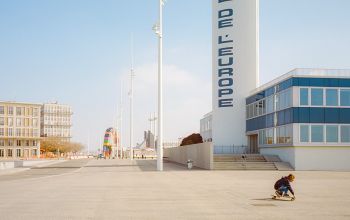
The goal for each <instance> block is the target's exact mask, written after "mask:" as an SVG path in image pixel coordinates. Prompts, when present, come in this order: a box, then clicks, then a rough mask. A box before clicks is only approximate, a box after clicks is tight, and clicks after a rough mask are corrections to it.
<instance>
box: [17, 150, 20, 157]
mask: <svg viewBox="0 0 350 220" xmlns="http://www.w3.org/2000/svg"><path fill="white" fill-rule="evenodd" d="M16 157H21V149H16Z"/></svg>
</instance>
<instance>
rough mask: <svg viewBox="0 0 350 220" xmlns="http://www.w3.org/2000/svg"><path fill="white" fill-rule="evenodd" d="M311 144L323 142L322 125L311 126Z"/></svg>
mask: <svg viewBox="0 0 350 220" xmlns="http://www.w3.org/2000/svg"><path fill="white" fill-rule="evenodd" d="M311 142H323V125H311Z"/></svg>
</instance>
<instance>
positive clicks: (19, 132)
mask: <svg viewBox="0 0 350 220" xmlns="http://www.w3.org/2000/svg"><path fill="white" fill-rule="evenodd" d="M16 136H17V137H20V136H21V129H20V128H16Z"/></svg>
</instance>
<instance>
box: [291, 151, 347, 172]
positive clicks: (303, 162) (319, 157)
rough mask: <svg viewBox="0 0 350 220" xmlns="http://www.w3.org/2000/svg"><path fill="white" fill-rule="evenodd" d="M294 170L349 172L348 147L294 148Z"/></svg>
mask: <svg viewBox="0 0 350 220" xmlns="http://www.w3.org/2000/svg"><path fill="white" fill-rule="evenodd" d="M295 158H296V161H295V163H296V166H295V169H296V170H335V171H344V170H347V171H350V147H347V148H342V147H318V148H316V147H307V148H295Z"/></svg>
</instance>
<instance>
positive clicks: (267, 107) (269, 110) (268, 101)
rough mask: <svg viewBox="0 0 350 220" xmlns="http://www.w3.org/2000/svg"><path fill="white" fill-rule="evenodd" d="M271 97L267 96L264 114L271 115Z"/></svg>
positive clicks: (272, 108)
mask: <svg viewBox="0 0 350 220" xmlns="http://www.w3.org/2000/svg"><path fill="white" fill-rule="evenodd" d="M273 106H274V102H273V96H269V97H267V99H266V114H269V113H272V112H273V111H274V107H273Z"/></svg>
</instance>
